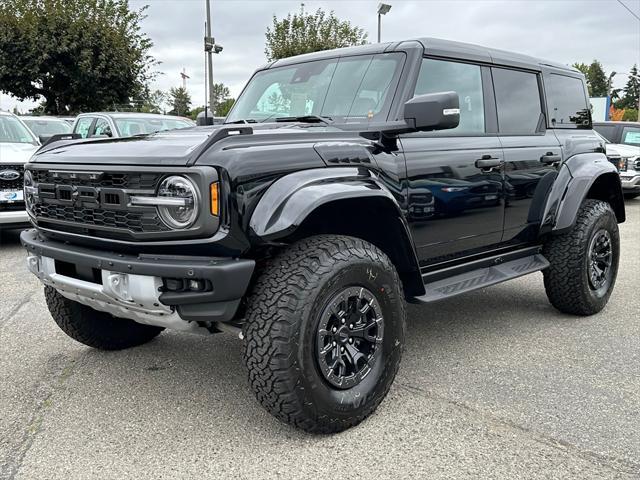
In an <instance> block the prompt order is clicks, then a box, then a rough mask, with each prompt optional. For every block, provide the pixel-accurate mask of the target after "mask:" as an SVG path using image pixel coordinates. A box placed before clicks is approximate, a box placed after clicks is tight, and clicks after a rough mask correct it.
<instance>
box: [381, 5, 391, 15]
mask: <svg viewBox="0 0 640 480" xmlns="http://www.w3.org/2000/svg"><path fill="white" fill-rule="evenodd" d="M389 10H391V5H389V4H388V3H379V4H378V15H386V14H387V13H389Z"/></svg>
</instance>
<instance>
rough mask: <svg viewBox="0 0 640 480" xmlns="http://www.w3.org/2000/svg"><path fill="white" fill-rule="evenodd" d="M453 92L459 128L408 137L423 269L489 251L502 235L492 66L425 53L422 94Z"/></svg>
mask: <svg viewBox="0 0 640 480" xmlns="http://www.w3.org/2000/svg"><path fill="white" fill-rule="evenodd" d="M451 90H453V91H455V92H456V93H457V94H458V96H459V98H460V110H461V111H460V125H459V126H458V127H456V128H454V129H450V130H443V131H438V132H416V133H410V134H406V135H402V136H401V138H400V141H401V145H402V149H403V151H404V154H405V158H406V167H407V177H408V178H407V184H408V189H407V202H408V205H407V207H408V214H407V216H408V221H409V225H410V228H411V231H412V235H413V238H414V241H415V244H416V247H417V250H418V256H419V258H420V262H421V264H422V265H423V266H427V265H429V264H433V263H436V262H440V261H445V260H449V259H453V258H456V257H459V256H463V255H466V254H472V253H474V252H477V251H481V250H484V249H486V248H489V247H490V246H492V245H497V244H499V242H500V240H501V238H502V224H503V201H502V200H503V189H502V187H503V185H502V181H503V179H502V164H503V154H502V148H501V146H500V141H499V139H498V136H497V132H496V125H495V106H494V100H493V93H492V92H493V89H492V86H491V76H490V71H489V67H487V66H481V65H478V64H475V63H472V62H463V61H458V60H443V59H434V58H424V59H423V60H422V67H421V71H420V74H419V77H418V81H417V84H416V89H415V95H421V94H426V93H435V92H443V91H451ZM482 162H484V165H485V166H483V163H482ZM491 165H493V166H491Z"/></svg>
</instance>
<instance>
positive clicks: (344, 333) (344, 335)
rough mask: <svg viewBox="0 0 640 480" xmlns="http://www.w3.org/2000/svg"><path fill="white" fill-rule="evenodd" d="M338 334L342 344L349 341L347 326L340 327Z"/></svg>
mask: <svg viewBox="0 0 640 480" xmlns="http://www.w3.org/2000/svg"><path fill="white" fill-rule="evenodd" d="M336 336H337V337H338V341H339V342H340V343H341V344H345V343H347V342H348V341H349V329H348V328H347V326H346V325H345V326H342V327H340V330H338V331H337V333H336Z"/></svg>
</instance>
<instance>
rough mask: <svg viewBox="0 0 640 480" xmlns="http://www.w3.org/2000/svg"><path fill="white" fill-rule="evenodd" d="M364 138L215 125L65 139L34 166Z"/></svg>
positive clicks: (152, 161) (311, 128)
mask: <svg viewBox="0 0 640 480" xmlns="http://www.w3.org/2000/svg"><path fill="white" fill-rule="evenodd" d="M348 139H359V140H360V141H363V140H364V139H363V138H361V137H358V134H357V133H356V132H353V131H351V132H348V131H344V130H341V129H338V128H335V127H332V126H327V125H322V126H320V125H316V124H314V125H309V124H282V123H268V124H251V125H216V126H209V127H194V128H187V129H181V130H172V131H167V132H160V133H156V134H152V135H144V136H137V137H129V138H113V139H112V138H104V139H102V138H101V139H84V140H71V141H61V142H56V143H53V144H50V145H46V146H44V147H42V148H41V149H40V150H39V151H38V152H37V153H36V155H34V157H33V158H32V160H31V161H32V162H35V163H47V164H51V163H60V164H63V163H64V164H82V165H87V164H95V165H103V164H108V165H141V166H153V165H166V166H188V165H194V164H196V163H198V164H201V163H202V161H201V160H200V159H201V157H205V156H206V157H207V158H208V160H209V161H208V162H207V163H210V164H211V163H215V162H212V161H211V159H212V154H213V155H214V156H215V153H216V152H220V151H221V150H229V149H235V148H240V149H246V148H250V147H255V146H269V149H270V150H273V149H277V148H278V146H282V148H287V146H290V145H291V144H307V145H309V146H312V145H313V144H314V143H316V142H326V141H330V142H331V141H345V140H348Z"/></svg>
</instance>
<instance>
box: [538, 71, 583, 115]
mask: <svg viewBox="0 0 640 480" xmlns="http://www.w3.org/2000/svg"><path fill="white" fill-rule="evenodd" d="M545 80H546V82H545V85H546V86H547V102H548V105H549V117H551V118H550V120H551V125H553V126H554V127H556V128H563V127H573V126H575V125H580V126H588V125H590V124H591V121H590V117H591V115H590V112H589V104H588V103H587V97H586V95H585V92H584V85H583V84H582V80H580V79H579V78H575V77H567V76H565V75H556V74H551V75H549V76H548V77H546V78H545Z"/></svg>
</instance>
